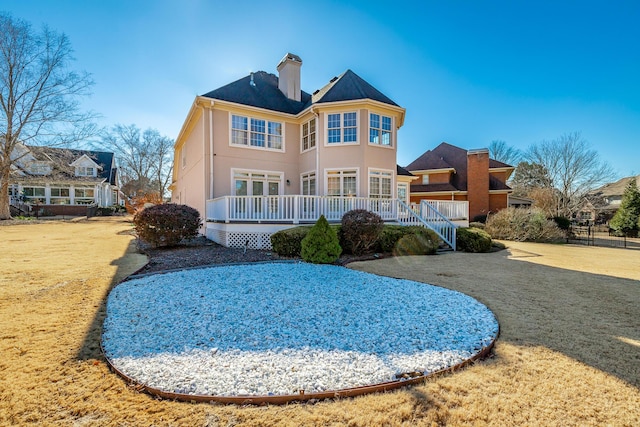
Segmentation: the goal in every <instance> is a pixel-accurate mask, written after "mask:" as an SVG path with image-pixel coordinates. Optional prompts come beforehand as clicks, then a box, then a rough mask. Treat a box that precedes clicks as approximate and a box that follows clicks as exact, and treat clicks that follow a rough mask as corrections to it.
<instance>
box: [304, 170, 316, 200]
mask: <svg viewBox="0 0 640 427" xmlns="http://www.w3.org/2000/svg"><path fill="white" fill-rule="evenodd" d="M301 180H302V195H304V196H315V195H316V173H315V172H309V173H304V174H302V175H301Z"/></svg>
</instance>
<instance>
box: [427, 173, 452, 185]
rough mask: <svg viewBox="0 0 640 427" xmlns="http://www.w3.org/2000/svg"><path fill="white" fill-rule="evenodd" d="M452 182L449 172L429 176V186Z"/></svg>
mask: <svg viewBox="0 0 640 427" xmlns="http://www.w3.org/2000/svg"><path fill="white" fill-rule="evenodd" d="M450 180H451V178H450V173H449V172H445V173H432V174H429V184H446V183H448V182H449V181H450Z"/></svg>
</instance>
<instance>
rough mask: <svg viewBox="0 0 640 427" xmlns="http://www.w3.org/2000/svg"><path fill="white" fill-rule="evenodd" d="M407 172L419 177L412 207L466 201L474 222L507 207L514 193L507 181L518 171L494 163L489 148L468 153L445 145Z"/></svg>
mask: <svg viewBox="0 0 640 427" xmlns="http://www.w3.org/2000/svg"><path fill="white" fill-rule="evenodd" d="M405 169H406V170H408V171H409V172H411V173H412V174H413V175H415V176H417V177H418V178H417V179H416V180H415V181H413V182H412V184H411V189H410V191H411V198H410V199H411V202H412V203H414V204H419V203H420V202H421V201H423V200H450V201H464V202H467V203H468V219H470V220H473V219H474V218H475V217H477V216H483V215H487V214H489V213H490V212H497V211H499V210H500V209H504V208H506V207H507V206H508V204H509V194H510V193H511V192H512V190H511V188H510V187H509V186H508V185H507V180H508V179H509V176H510V175H511V173H512V172H513V171H514V169H515V168H514V167H513V166H511V165H508V164H506V163H503V162H499V161H497V160H494V159H491V158H490V157H489V150H488V149H486V148H483V149H477V150H465V149H462V148H459V147H456V146H454V145H451V144H447V143H446V142H443V143H441V144H440V145H438V146H437V147H436V148H434V149H433V150H428V151H426V152H424V153H423V154H422V155H421V156H420V157H418V158H417V159H415V160H414V161H413V162H411V163H410V164H409V165H408V166H406V167H405ZM456 219H457V218H456Z"/></svg>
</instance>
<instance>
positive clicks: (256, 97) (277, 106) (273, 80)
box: [202, 71, 311, 114]
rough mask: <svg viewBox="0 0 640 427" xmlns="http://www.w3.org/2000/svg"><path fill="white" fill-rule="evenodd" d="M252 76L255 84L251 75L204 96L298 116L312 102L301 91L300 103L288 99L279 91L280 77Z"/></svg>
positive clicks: (263, 73) (267, 75) (309, 96)
mask: <svg viewBox="0 0 640 427" xmlns="http://www.w3.org/2000/svg"><path fill="white" fill-rule="evenodd" d="M252 74H253V84H251V74H250V75H248V76H247V77H243V78H241V79H240V80H236V81H235V82H233V83H229V84H228V85H226V86H222V87H221V88H218V89H216V90H212V91H211V92H207V93H205V94H204V95H202V96H205V97H207V98H214V99H220V100H222V101H229V102H235V103H237V104H243V105H250V106H252V107H259V108H264V109H267V110H272V111H279V112H281V113H289V114H298V113H299V112H300V111H302V110H303V109H304V108H305V106H306V104H307V103H309V102H310V100H311V95H309V94H308V93H306V92H305V91H301V101H300V102H298V101H294V100H293V99H289V98H287V97H286V95H285V94H284V93H282V92H281V91H280V89H278V77H276V76H275V75H274V74H270V73H267V72H264V71H258V72H256V73H252Z"/></svg>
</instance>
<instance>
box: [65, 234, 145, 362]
mask: <svg viewBox="0 0 640 427" xmlns="http://www.w3.org/2000/svg"><path fill="white" fill-rule="evenodd" d="M125 234H129V233H125ZM144 259H146V256H144V255H142V254H140V253H138V249H137V245H136V241H135V240H132V241H131V242H130V243H129V246H128V247H127V249H126V250H125V252H124V254H123V255H122V256H121V257H120V258H118V259H115V260H114V261H113V262H112V263H111V265H115V266H117V270H116V273H115V274H114V276H113V279H112V280H111V283H110V284H109V286H108V288H107V289H106V291H105V292H104V294H103V296H102V297H101V298H100V301H97V302H96V305H97V307H96V310H95V315H94V316H93V319H92V321H91V324H90V325H89V328H88V329H87V332H86V334H85V337H84V340H83V342H82V346H81V347H80V349H79V350H78V353H77V354H76V358H77V359H78V360H89V359H96V360H105V359H104V355H103V354H102V350H101V348H100V341H101V338H102V325H103V323H104V319H105V317H106V314H107V296H108V295H109V292H111V290H112V289H113V287H114V286H116V285H117V284H118V283H120V282H121V281H122V280H123V279H125V278H126V277H127V276H129V275H131V274H133V273H135V272H136V271H137V270H139V269H140V268H142V267H143V266H144V264H145V262H144V261H143V260H144Z"/></svg>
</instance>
